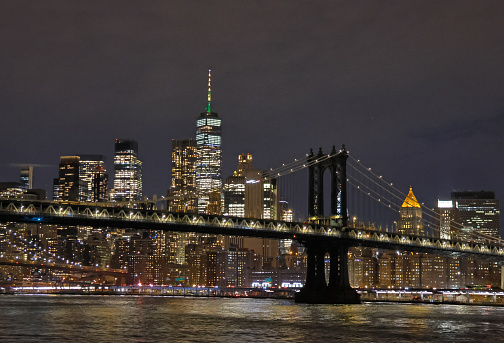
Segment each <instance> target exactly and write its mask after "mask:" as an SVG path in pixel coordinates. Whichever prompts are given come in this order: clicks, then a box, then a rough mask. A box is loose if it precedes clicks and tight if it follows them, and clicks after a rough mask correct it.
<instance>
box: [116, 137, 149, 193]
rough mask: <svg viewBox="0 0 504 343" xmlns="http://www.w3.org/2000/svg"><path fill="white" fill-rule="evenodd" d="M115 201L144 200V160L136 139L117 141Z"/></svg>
mask: <svg viewBox="0 0 504 343" xmlns="http://www.w3.org/2000/svg"><path fill="white" fill-rule="evenodd" d="M111 198H112V199H111V200H113V201H127V202H130V201H141V200H142V161H140V159H139V158H138V143H137V142H136V141H134V140H121V139H116V141H115V155H114V189H113V192H112V196H111Z"/></svg>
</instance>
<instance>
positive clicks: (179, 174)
mask: <svg viewBox="0 0 504 343" xmlns="http://www.w3.org/2000/svg"><path fill="white" fill-rule="evenodd" d="M196 160H197V153H196V141H195V140H193V139H183V140H173V141H172V173H171V174H172V182H171V188H170V190H169V191H168V210H169V211H170V212H183V213H197V212H198V211H197V210H198V208H197V205H198V204H197V201H198V197H197V192H196Z"/></svg>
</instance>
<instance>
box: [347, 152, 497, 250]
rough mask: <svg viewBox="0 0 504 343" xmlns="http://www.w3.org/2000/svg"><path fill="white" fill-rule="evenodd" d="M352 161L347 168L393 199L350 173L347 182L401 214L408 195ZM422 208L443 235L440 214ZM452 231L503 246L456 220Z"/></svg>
mask: <svg viewBox="0 0 504 343" xmlns="http://www.w3.org/2000/svg"><path fill="white" fill-rule="evenodd" d="M350 159H351V160H352V161H355V162H356V163H357V164H356V165H354V164H353V163H351V162H348V163H347V166H349V167H350V168H351V169H352V170H354V171H356V172H357V173H358V174H359V175H362V176H363V177H364V178H365V179H366V180H368V181H370V182H371V183H372V184H374V185H375V186H377V188H379V189H381V190H383V191H384V192H385V193H386V194H387V195H389V196H391V197H392V199H390V198H388V197H387V195H384V194H382V193H379V192H378V191H377V190H375V189H373V188H372V187H370V186H368V185H366V184H365V183H364V181H362V180H360V179H359V178H358V177H356V176H353V175H351V174H350V173H349V174H347V177H348V179H347V182H348V183H349V184H350V185H351V186H353V187H354V188H356V189H357V190H359V191H360V192H362V193H364V194H365V195H367V196H368V197H370V198H371V199H373V200H374V201H376V202H378V203H380V204H382V205H384V206H386V207H388V208H390V209H392V210H393V211H395V212H399V209H400V208H401V205H400V203H401V202H403V201H404V199H405V198H406V197H407V194H405V193H404V192H401V191H400V190H399V189H397V188H396V187H394V185H393V183H389V182H387V181H385V180H384V179H383V177H382V176H379V175H377V174H376V173H374V172H373V171H372V170H371V168H367V167H365V166H364V165H363V164H362V163H361V162H360V160H357V159H355V158H353V157H352V156H350ZM359 167H360V169H359ZM362 169H363V170H365V172H364V171H362ZM370 175H371V176H372V177H371V176H370ZM396 201H397V202H396ZM420 206H421V207H422V209H424V210H425V212H424V215H425V216H426V217H427V218H428V219H427V220H425V219H424V222H426V223H427V224H428V226H429V227H430V228H432V229H433V230H434V231H435V232H439V233H441V231H442V230H441V227H440V225H439V224H437V221H438V220H439V214H438V213H437V212H436V211H435V210H434V209H431V208H429V207H427V206H425V205H424V204H420ZM450 229H454V231H457V232H459V233H461V234H463V235H468V236H470V237H471V238H473V239H484V240H490V241H493V242H498V243H499V244H502V240H501V239H499V238H496V237H493V236H489V235H486V234H483V233H480V232H477V231H475V230H474V229H473V228H471V229H470V230H469V231H467V230H464V225H463V224H461V223H458V222H456V221H455V220H450Z"/></svg>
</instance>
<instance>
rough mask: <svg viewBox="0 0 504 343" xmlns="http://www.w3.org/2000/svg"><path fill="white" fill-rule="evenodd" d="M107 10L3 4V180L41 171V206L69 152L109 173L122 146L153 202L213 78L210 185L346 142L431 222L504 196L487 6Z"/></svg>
mask: <svg viewBox="0 0 504 343" xmlns="http://www.w3.org/2000/svg"><path fill="white" fill-rule="evenodd" d="M116 5H117V6H115V5H114V3H113V2H110V3H108V4H96V6H94V7H93V8H92V9H89V10H88V11H86V12H85V11H84V5H79V4H65V5H63V3H59V4H56V5H49V4H44V3H39V4H30V5H26V6H22V5H17V4H15V3H11V4H8V3H2V4H0V6H1V9H2V11H0V13H2V14H1V15H2V23H3V29H1V30H0V41H1V42H2V43H3V45H4V47H5V48H4V50H5V51H6V53H5V54H4V55H3V56H1V57H0V65H1V66H2V67H0V70H1V73H2V78H0V89H2V92H1V93H2V101H0V112H1V113H2V117H3V118H4V121H7V120H9V122H11V123H13V124H11V125H4V126H3V128H2V131H1V134H2V137H3V140H4V142H5V143H4V144H5V146H7V147H8V148H7V149H2V150H1V153H0V162H1V168H0V180H2V181H17V180H18V178H19V169H20V168H19V167H18V166H11V164H34V165H36V164H42V165H51V167H46V168H42V167H35V171H34V177H35V185H34V187H35V188H44V189H46V190H47V191H50V189H51V183H52V179H53V178H54V177H56V176H57V168H58V162H59V158H60V156H66V155H74V154H77V153H86V154H100V155H106V156H107V170H108V172H109V173H111V171H112V164H111V162H112V156H113V143H112V142H113V141H114V140H115V139H118V138H131V139H134V140H136V141H138V143H139V156H140V158H141V159H142V161H143V162H144V170H143V171H144V175H143V176H144V194H145V195H146V196H149V197H151V196H152V195H153V194H157V195H164V194H166V190H167V189H168V188H169V187H170V182H171V179H170V176H169V173H167V172H166V171H169V170H170V163H171V160H170V154H171V151H170V144H171V140H172V139H176V140H178V139H187V138H191V137H194V121H195V119H196V118H197V117H198V114H199V113H201V112H202V111H204V109H205V105H206V102H205V97H206V87H205V84H206V77H207V76H206V70H207V69H209V67H211V68H212V73H213V75H214V78H213V80H212V81H213V86H214V92H213V99H212V101H213V102H214V103H213V104H212V110H215V111H216V112H218V113H219V116H220V117H221V118H222V122H223V139H222V147H223V148H222V154H223V172H222V177H223V178H225V177H227V176H230V175H232V171H233V170H234V168H235V164H236V162H235V160H236V156H238V155H239V154H241V153H251V154H253V156H254V163H255V165H256V167H257V168H264V169H267V168H270V167H277V166H279V165H281V163H284V162H289V161H291V160H293V159H294V158H300V157H303V156H304V154H306V153H308V152H309V149H310V148H313V149H314V150H315V149H318V147H320V146H321V147H323V149H324V150H325V151H328V150H329V149H330V147H331V146H332V145H336V146H341V144H346V146H347V148H348V149H349V151H350V154H351V155H353V156H354V157H356V158H358V159H360V160H361V161H362V162H363V163H365V164H366V165H367V166H369V167H372V168H373V170H375V171H376V172H378V173H380V174H383V176H384V178H386V179H387V180H389V181H391V182H394V184H395V185H397V186H398V187H399V188H401V189H404V191H405V192H406V191H407V189H408V187H409V186H410V185H412V186H413V187H414V189H415V195H416V196H417V198H418V201H419V202H420V203H422V202H425V203H426V205H428V206H431V207H434V205H435V201H436V200H437V199H445V198H448V197H449V194H450V192H451V191H454V190H458V191H463V190H473V191H479V190H489V191H495V194H496V197H497V198H502V194H504V186H503V183H502V181H501V174H502V171H503V170H502V165H504V160H503V159H504V157H503V156H502V154H498V152H499V148H500V147H502V146H504V142H503V138H502V135H501V134H500V130H499V129H500V128H502V127H504V121H503V120H504V119H503V118H504V115H503V112H502V111H503V104H502V99H501V98H502V90H503V89H502V88H503V87H502V82H501V80H502V79H503V78H504V70H503V69H504V68H502V67H501V61H502V60H503V59H502V57H504V48H503V46H504V45H503V44H501V43H502V42H503V41H504V34H503V33H502V30H499V28H500V19H499V18H501V17H502V14H504V5H503V4H501V3H500V2H487V3H485V4H484V5H481V4H475V3H473V2H470V1H467V2H456V3H455V2H445V3H443V4H436V3H434V2H426V3H422V4H419V3H418V4H410V5H409V6H403V5H401V4H388V5H380V4H373V3H371V2H368V3H360V4H341V3H331V2H327V3H322V4H320V5H319V6H315V5H293V4H284V6H282V5H280V6H279V5H273V4H267V5H264V7H259V6H257V7H256V6H255V5H248V7H244V8H240V7H236V6H233V5H232V4H231V3H227V4H224V5H222V6H221V7H218V8H217V7H207V6H210V5H203V4H199V6H195V5H189V4H176V5H173V7H168V5H166V4H164V3H162V2H158V3H151V4H150V6H148V5H139V6H140V7H141V8H142V10H143V12H142V13H141V14H140V15H139V14H138V11H137V10H136V8H133V7H134V6H128V5H124V6H123V5H121V6H118V4H116ZM118 7H121V9H120V10H119V12H116V10H117V8H118ZM42 10H43V11H42ZM178 14H184V15H185V16H182V17H183V18H185V19H177V18H176V16H177V15H178ZM189 18H190V19H191V20H188V19H189ZM48 23H51V25H47V24H48ZM412 23H413V25H412ZM94 24H97V25H94ZM208 28H210V29H208ZM207 29H208V30H207ZM241 38H243V39H241ZM190 42H192V43H190ZM236 42H238V43H236ZM201 52H204V53H201ZM20 141H22V142H23V143H22V144H20V143H19V142H20Z"/></svg>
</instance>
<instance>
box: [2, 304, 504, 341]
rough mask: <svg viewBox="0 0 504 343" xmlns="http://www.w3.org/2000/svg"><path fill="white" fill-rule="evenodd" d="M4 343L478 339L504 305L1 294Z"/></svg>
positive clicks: (500, 330)
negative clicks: (305, 302)
mask: <svg viewBox="0 0 504 343" xmlns="http://www.w3.org/2000/svg"><path fill="white" fill-rule="evenodd" d="M0 306H1V309H2V311H0V342H19V341H23V342H39V341H49V340H54V341H56V342H93V341H95V342H121V343H123V342H167V341H174V340H176V341H181V342H202V341H205V342H242V341H253V342H272V341H275V342H276V341H279V342H318V341H330V342H334V341H344V342H363V341H366V342H378V341H384V340H388V341H390V340H392V341H394V342H409V343H411V342H431V341H436V342H455V341H457V342H479V341H482V340H491V339H493V340H501V339H502V337H504V326H503V324H502V315H504V308H498V307H483V306H456V305H428V304H391V303H367V304H360V305H306V304H295V303H294V302H292V301H287V300H272V299H268V300H264V299H223V298H169V297H135V296H16V295H8V296H1V297H0Z"/></svg>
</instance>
